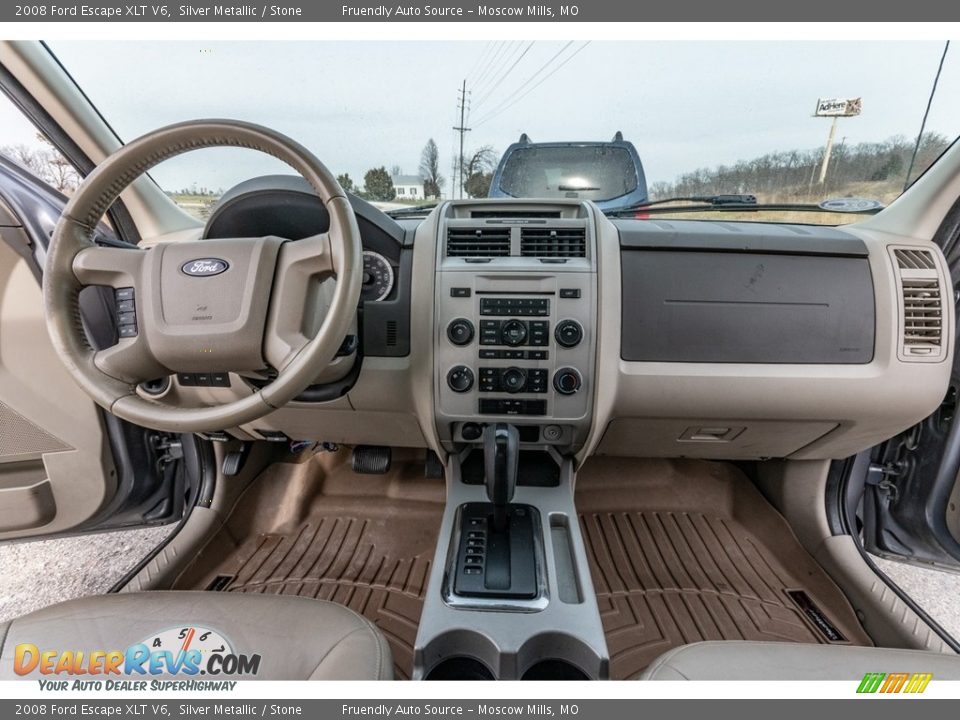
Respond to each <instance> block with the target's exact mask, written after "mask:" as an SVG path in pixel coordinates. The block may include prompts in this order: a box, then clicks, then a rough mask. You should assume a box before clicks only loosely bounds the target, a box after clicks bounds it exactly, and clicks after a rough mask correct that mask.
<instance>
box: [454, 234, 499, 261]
mask: <svg viewBox="0 0 960 720" xmlns="http://www.w3.org/2000/svg"><path fill="white" fill-rule="evenodd" d="M509 256H510V228H508V227H484V228H471V227H451V228H447V257H454V258H457V257H458V258H491V257H509Z"/></svg>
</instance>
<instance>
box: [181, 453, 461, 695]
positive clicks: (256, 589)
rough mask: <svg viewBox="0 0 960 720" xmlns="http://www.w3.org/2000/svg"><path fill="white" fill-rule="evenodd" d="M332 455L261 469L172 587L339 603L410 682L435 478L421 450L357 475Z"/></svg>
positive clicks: (430, 548) (439, 496)
mask: <svg viewBox="0 0 960 720" xmlns="http://www.w3.org/2000/svg"><path fill="white" fill-rule="evenodd" d="M340 455H342V456H345V457H338V456H337V455H332V456H331V455H326V456H323V455H321V456H315V457H313V458H311V459H309V460H307V461H305V462H301V463H277V464H274V465H272V466H271V467H270V468H268V469H267V470H266V471H265V472H264V473H263V474H262V475H261V476H260V477H259V478H258V479H257V480H255V481H254V483H253V484H252V485H251V486H250V488H249V489H248V490H247V491H246V492H245V493H244V495H243V497H242V498H241V500H240V501H239V502H238V504H237V506H236V507H235V508H234V510H233V512H232V513H231V514H230V517H229V519H228V520H227V523H226V527H225V528H224V529H223V530H222V531H221V532H220V533H219V534H218V535H217V536H216V537H215V538H214V539H213V540H212V541H211V542H210V543H209V544H208V545H207V546H206V547H205V548H204V550H203V551H202V552H201V553H200V555H199V556H198V558H197V560H196V561H195V562H194V564H193V565H192V566H191V567H189V568H188V569H187V570H186V571H185V572H184V574H183V575H182V576H181V577H180V578H179V580H178V581H177V583H176V587H177V588H179V589H187V588H191V589H204V590H217V591H223V592H251V593H276V594H281V595H301V596H305V597H314V598H320V599H323V600H330V601H332V602H335V603H339V604H341V605H345V606H346V607H348V608H350V609H352V610H355V611H356V612H358V613H360V614H362V615H364V616H365V617H367V618H368V619H370V620H371V621H373V622H374V623H375V624H376V625H377V627H378V628H380V630H381V631H382V632H383V634H384V635H385V636H386V638H387V640H388V641H389V643H390V649H391V650H392V652H393V661H394V665H395V672H396V677H397V678H409V677H410V674H411V670H412V668H413V647H414V641H415V640H416V636H417V627H418V625H419V622H420V613H421V611H422V609H423V598H424V595H425V593H426V586H427V582H428V579H429V576H430V566H431V565H432V562H433V554H434V549H435V547H436V541H437V536H438V534H439V531H440V520H441V516H442V514H443V502H444V484H443V481H442V480H436V479H426V478H424V471H423V461H422V454H421V455H420V460H419V462H414V461H411V462H409V463H404V462H402V461H401V462H398V461H397V460H396V459H395V460H394V462H393V469H392V470H390V471H389V472H388V473H387V474H384V475H358V474H356V473H354V472H353V471H352V470H351V469H350V464H349V454H348V453H345V452H343V453H340ZM395 458H396V454H395Z"/></svg>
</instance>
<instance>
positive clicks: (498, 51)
mask: <svg viewBox="0 0 960 720" xmlns="http://www.w3.org/2000/svg"><path fill="white" fill-rule="evenodd" d="M512 44H513V41H512V40H510V41H507V40H501V41H500V42H498V43H497V45H496V48H495V49H494V51H493V54H492V55H491V56H490V58H489V59H488V60H487V66H486V67H485V68H484V69H483V71H482V72H481V73H480V75H479V76H478V77H477V79H476V80H474V81H473V87H474V88H477V87H480V85H482V84H483V82H484V80H485V79H487V78H488V77H489V76H490V72H491V71H492V70H493V69H494V68H495V67H496V63H497V60H498V59H499V58H500V56H501V55H502V54H503V51H504V50H506V49H507V48H508V47H510V46H511V45H512Z"/></svg>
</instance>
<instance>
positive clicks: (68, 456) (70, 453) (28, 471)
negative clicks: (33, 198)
mask: <svg viewBox="0 0 960 720" xmlns="http://www.w3.org/2000/svg"><path fill="white" fill-rule="evenodd" d="M22 232H23V231H22V230H21V229H20V228H14V227H5V228H3V235H4V237H5V238H6V239H8V240H15V239H16V238H15V237H13V236H14V235H15V234H22ZM20 239H21V240H23V239H24V238H22V236H21V238H20ZM115 488H116V470H115V468H114V466H113V460H112V457H111V455H110V452H109V445H108V443H107V438H106V434H105V431H104V427H103V424H102V421H101V417H100V413H99V412H98V410H97V406H96V405H95V404H94V402H93V401H92V400H91V399H90V398H89V397H88V396H87V395H86V394H85V393H84V392H83V391H82V390H81V389H80V388H79V387H78V386H77V385H76V383H74V381H73V379H72V378H71V377H70V376H69V375H68V374H67V371H66V370H65V369H64V367H63V364H62V362H61V361H60V359H59V358H58V357H57V355H56V354H55V353H54V350H53V346H52V345H51V343H50V339H49V337H48V336H47V328H46V323H45V320H44V316H43V300H42V298H41V293H40V286H39V284H38V283H37V280H36V278H35V277H34V276H33V274H32V273H31V271H30V268H29V266H28V265H27V262H26V261H25V260H24V259H23V258H21V257H20V256H19V255H17V254H16V253H15V252H14V251H13V249H12V248H11V247H10V246H9V245H7V244H6V243H2V242H0V540H5V539H9V538H17V537H25V536H33V535H46V534H51V533H58V532H64V531H68V530H70V529H71V528H73V527H76V526H77V525H79V524H81V523H83V522H84V521H86V520H88V519H90V518H91V517H92V516H93V515H94V514H96V512H97V511H98V510H99V509H100V508H101V507H103V505H104V504H105V502H106V501H107V500H108V499H109V498H110V497H111V496H112V495H113V492H114V491H115Z"/></svg>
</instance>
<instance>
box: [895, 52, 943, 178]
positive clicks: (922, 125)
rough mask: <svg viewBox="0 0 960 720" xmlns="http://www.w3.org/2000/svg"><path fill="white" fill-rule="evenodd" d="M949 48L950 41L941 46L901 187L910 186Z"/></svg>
mask: <svg viewBox="0 0 960 720" xmlns="http://www.w3.org/2000/svg"><path fill="white" fill-rule="evenodd" d="M949 49H950V41H949V40H947V44H946V45H944V46H943V55H941V56H940V65H939V66H938V67H937V74H936V76H934V78H933V87H932V88H930V97H929V98H927V109H926V110H924V111H923V120H922V121H921V122H920V133H919V134H918V135H917V144H916V145H914V146H913V155H911V156H910V166H909V167H908V168H907V177H906V178H904V181H903V189H904V190H906V189H907V188H908V187H909V186H910V173H912V172H913V164H914V163H915V162H916V160H917V153H918V152H920V141H921V140H922V139H923V131H924V130H925V129H926V127H927V116H928V115H929V114H930V106H931V105H933V96H934V95H936V93H937V83H939V82H940V73H941V72H942V71H943V61H944V60H946V59H947V50H949Z"/></svg>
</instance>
